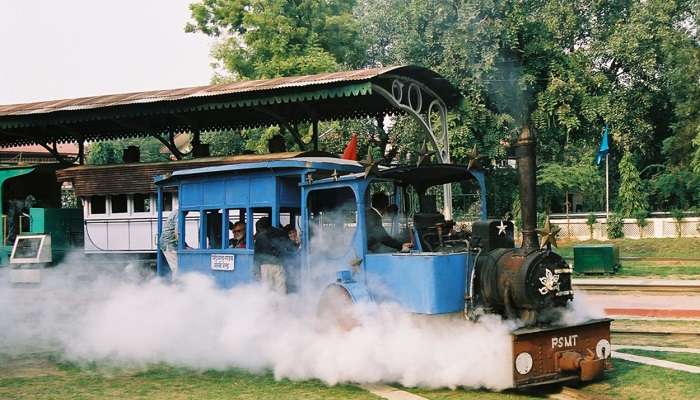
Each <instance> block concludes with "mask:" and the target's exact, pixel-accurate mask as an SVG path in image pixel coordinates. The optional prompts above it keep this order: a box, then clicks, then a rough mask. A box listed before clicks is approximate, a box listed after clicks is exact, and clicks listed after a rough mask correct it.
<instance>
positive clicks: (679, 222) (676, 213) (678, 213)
mask: <svg viewBox="0 0 700 400" xmlns="http://www.w3.org/2000/svg"><path fill="white" fill-rule="evenodd" d="M671 217H672V218H673V220H674V221H675V223H676V236H678V237H682V236H683V219H685V213H684V212H683V210H680V209H677V208H674V209H673V210H671Z"/></svg>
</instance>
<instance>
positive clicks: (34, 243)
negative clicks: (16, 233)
mask: <svg viewBox="0 0 700 400" xmlns="http://www.w3.org/2000/svg"><path fill="white" fill-rule="evenodd" d="M41 239H42V238H40V237H35V238H22V237H20V238H18V239H17V244H16V245H15V255H14V257H15V258H37V257H39V248H40V247H41Z"/></svg>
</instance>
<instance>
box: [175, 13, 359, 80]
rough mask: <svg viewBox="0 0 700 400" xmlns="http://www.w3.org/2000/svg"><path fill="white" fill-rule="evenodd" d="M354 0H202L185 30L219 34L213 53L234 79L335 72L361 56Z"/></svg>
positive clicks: (357, 62) (357, 64)
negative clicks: (353, 11) (353, 12)
mask: <svg viewBox="0 0 700 400" xmlns="http://www.w3.org/2000/svg"><path fill="white" fill-rule="evenodd" d="M354 5H355V2H354V1H352V0H327V1H313V0H294V1H287V0H200V1H198V2H195V3H192V4H191V5H190V10H191V16H192V21H191V22H189V23H188V24H187V25H186V26H185V31H187V32H201V33H204V34H205V35H208V36H212V37H215V38H217V39H218V43H217V45H216V46H215V47H214V49H213V56H214V58H215V59H216V60H217V61H218V63H219V67H222V68H224V69H225V70H226V71H227V72H228V73H230V74H231V75H230V77H229V78H231V79H233V80H238V79H260V78H272V77H278V76H291V75H304V74H312V73H318V72H327V71H335V70H338V69H340V68H341V66H349V67H357V66H359V65H361V64H362V62H363V61H364V52H365V48H366V46H365V44H364V42H363V41H362V39H361V37H360V25H359V24H358V23H357V21H356V20H355V19H354V18H353V16H352V10H353V7H354Z"/></svg>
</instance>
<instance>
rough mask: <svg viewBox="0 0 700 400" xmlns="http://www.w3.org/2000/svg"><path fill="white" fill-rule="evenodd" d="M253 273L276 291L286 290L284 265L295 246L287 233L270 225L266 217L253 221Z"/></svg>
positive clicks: (292, 254) (283, 291)
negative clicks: (254, 230)
mask: <svg viewBox="0 0 700 400" xmlns="http://www.w3.org/2000/svg"><path fill="white" fill-rule="evenodd" d="M255 229H256V231H257V232H256V233H255V246H254V250H255V255H254V256H253V261H254V264H255V267H256V270H257V269H259V272H258V271H255V272H254V273H255V275H256V276H257V277H258V278H259V279H260V280H261V281H262V282H263V283H264V284H266V285H268V286H269V287H270V288H271V289H273V290H274V291H276V292H280V293H286V292H287V274H286V271H285V265H286V264H287V263H289V262H290V260H291V259H292V258H293V257H294V256H295V254H296V250H297V249H296V246H295V245H294V244H293V243H292V241H291V240H289V236H288V235H287V233H286V232H285V231H284V230H282V229H280V228H277V227H274V226H272V224H271V223H270V219H269V218H267V217H263V218H260V219H259V220H258V222H256V223H255Z"/></svg>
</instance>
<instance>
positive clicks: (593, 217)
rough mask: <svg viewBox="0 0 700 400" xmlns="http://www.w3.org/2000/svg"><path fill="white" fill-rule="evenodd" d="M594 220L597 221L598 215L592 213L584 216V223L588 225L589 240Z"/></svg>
mask: <svg viewBox="0 0 700 400" xmlns="http://www.w3.org/2000/svg"><path fill="white" fill-rule="evenodd" d="M596 222H598V217H596V215H595V214H593V213H590V214H588V217H586V225H588V234H589V239H591V240H593V227H594V226H595V224H596Z"/></svg>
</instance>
